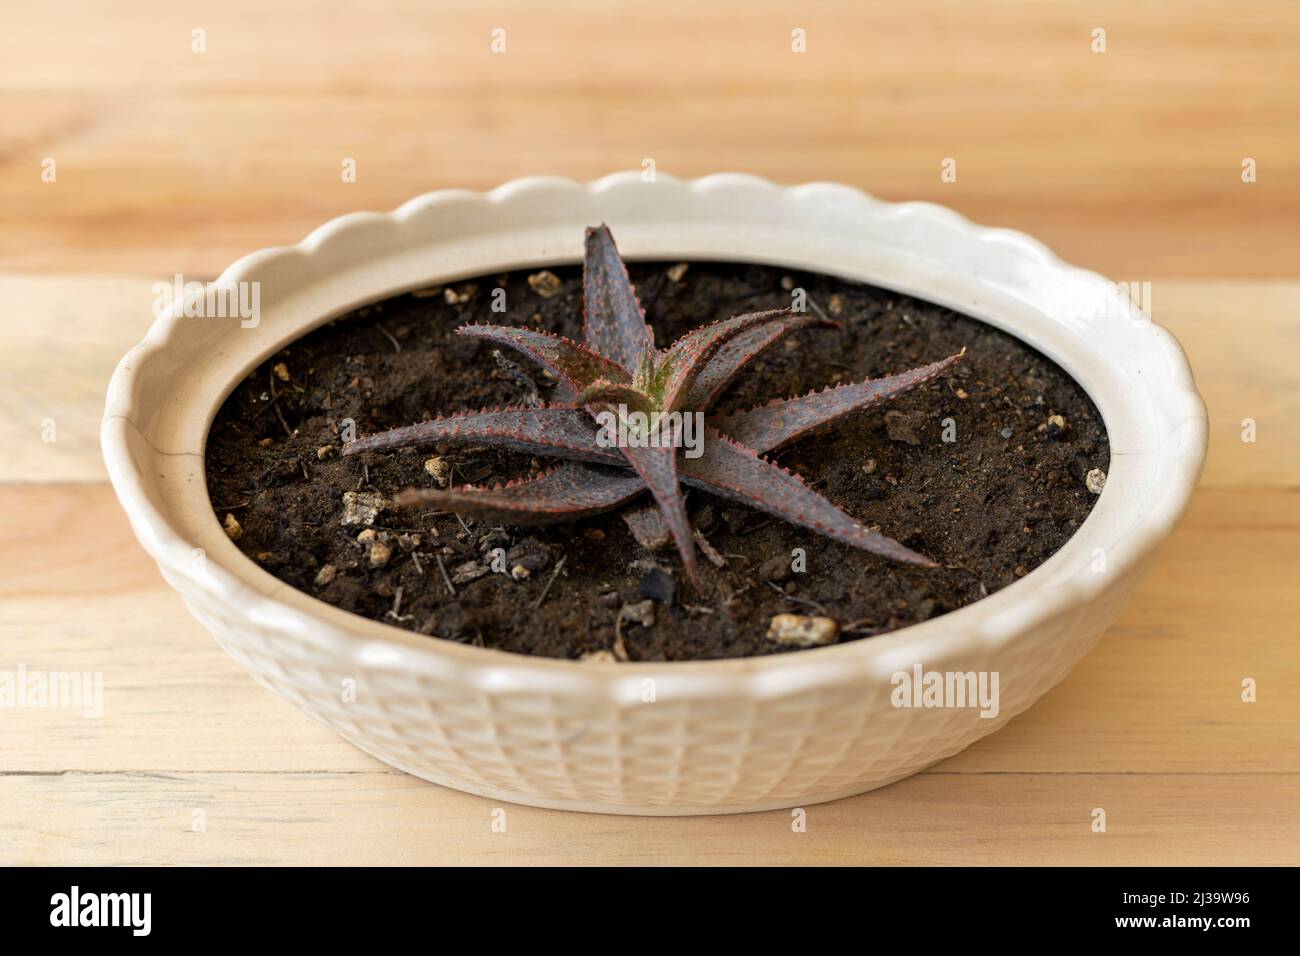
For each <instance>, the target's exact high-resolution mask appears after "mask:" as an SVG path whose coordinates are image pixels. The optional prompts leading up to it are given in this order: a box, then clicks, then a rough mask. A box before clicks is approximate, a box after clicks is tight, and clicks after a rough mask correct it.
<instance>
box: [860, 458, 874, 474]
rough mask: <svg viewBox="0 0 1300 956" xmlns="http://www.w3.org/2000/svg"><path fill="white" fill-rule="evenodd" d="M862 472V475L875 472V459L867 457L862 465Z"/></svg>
mask: <svg viewBox="0 0 1300 956" xmlns="http://www.w3.org/2000/svg"><path fill="white" fill-rule="evenodd" d="M862 473H863V474H864V475H874V474H875V473H876V459H874V458H868V459H867V460H866V462H865V463H864V464H863V465H862Z"/></svg>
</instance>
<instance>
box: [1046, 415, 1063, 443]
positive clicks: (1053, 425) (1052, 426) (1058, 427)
mask: <svg viewBox="0 0 1300 956" xmlns="http://www.w3.org/2000/svg"><path fill="white" fill-rule="evenodd" d="M1068 427H1069V426H1068V424H1067V423H1066V421H1065V416H1064V415H1048V416H1047V422H1046V423H1045V425H1044V431H1046V432H1047V437H1048V438H1060V437H1061V436H1062V435H1064V434H1065V430H1066V428H1068Z"/></svg>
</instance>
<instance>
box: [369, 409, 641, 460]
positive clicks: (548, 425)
mask: <svg viewBox="0 0 1300 956" xmlns="http://www.w3.org/2000/svg"><path fill="white" fill-rule="evenodd" d="M596 434H597V433H596V429H595V427H594V426H593V424H592V421H591V416H590V415H589V414H588V413H587V412H586V410H585V409H582V408H578V407H576V406H564V405H550V406H544V407H542V408H528V407H521V408H491V409H484V410H483V411H478V412H464V413H462V414H459V415H447V416H446V417H443V418H437V419H434V420H433V421H430V422H420V423H418V424H415V425H406V426H403V427H402V428H394V429H391V430H390V431H386V432H379V433H378V434H376V435H367V436H366V437H365V438H358V439H357V440H356V441H350V442H348V443H346V444H345V445H344V446H343V454H345V455H355V454H357V453H358V452H367V451H382V450H385V449H389V448H401V447H408V446H415V445H430V444H444V443H445V444H449V445H450V444H482V445H492V446H494V447H498V448H508V449H510V450H511V451H518V452H523V453H525V454H529V455H552V456H554V457H556V458H570V459H575V460H577V461H590V462H597V463H603V464H613V465H622V464H626V462H625V461H624V460H623V456H622V455H621V454H619V452H618V449H616V448H602V447H600V446H599V444H598V443H597V441H596Z"/></svg>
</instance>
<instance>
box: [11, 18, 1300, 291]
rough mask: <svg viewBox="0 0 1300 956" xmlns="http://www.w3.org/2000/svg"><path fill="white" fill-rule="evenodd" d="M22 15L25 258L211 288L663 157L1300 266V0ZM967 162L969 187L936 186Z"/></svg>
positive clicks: (39, 266) (19, 248) (1108, 257)
mask: <svg viewBox="0 0 1300 956" xmlns="http://www.w3.org/2000/svg"><path fill="white" fill-rule="evenodd" d="M11 20H12V21H13V22H10V23H7V24H6V29H5V31H4V32H3V34H2V35H0V62H4V63H5V64H6V67H7V69H6V71H5V72H4V74H3V76H0V142H4V143H5V144H6V146H5V149H4V151H3V154H0V169H3V172H4V175H3V176H0V209H3V210H4V211H5V220H6V224H7V225H8V226H9V228H7V229H5V230H3V231H0V268H4V269H8V270H16V269H23V270H43V271H54V272H68V271H114V272H126V273H137V274H163V275H170V274H172V273H173V272H176V271H182V272H184V273H186V274H188V275H191V276H204V275H214V274H216V273H217V272H219V271H220V270H221V269H222V268H223V267H224V266H225V265H227V264H228V263H229V262H231V261H232V260H233V259H235V258H237V257H238V256H239V255H241V254H243V253H244V252H247V251H249V250H251V249H255V248H259V247H261V246H264V245H271V244H277V243H285V242H293V241H296V240H297V239H299V238H301V237H302V236H303V235H304V234H305V233H306V232H307V231H308V230H310V229H311V228H313V227H314V226H316V225H318V224H319V223H320V222H322V221H324V220H325V219H327V218H330V217H332V216H334V215H338V214H341V213H344V212H349V211H353V210H355V209H361V208H375V209H387V208H391V207H393V206H395V205H397V204H399V203H400V202H402V201H404V200H406V199H408V198H410V197H411V196H413V195H416V194H418V193H420V192H423V191H426V190H428V189H432V188H439V187H446V186H456V187H470V188H489V187H491V186H494V185H496V184H497V183H499V182H501V181H504V180H506V179H509V178H512V177H515V176H520V175H528V174H534V173H559V174H564V175H570V176H574V177H577V178H591V177H595V176H599V175H603V174H605V173H608V172H612V171H614V170H618V169H628V168H638V167H639V166H640V164H641V162H642V160H643V159H645V158H653V159H654V160H655V162H656V164H657V167H658V169H659V170H660V171H663V172H672V173H675V174H677V175H683V176H694V175H702V174H705V173H710V172H717V171H723V170H732V169H738V170H743V171H746V172H753V173H757V174H760V175H765V176H770V177H773V178H775V179H778V180H782V181H790V182H797V181H806V180H813V179H834V180H841V181H844V182H848V183H851V184H854V185H858V186H862V187H864V188H867V189H869V190H870V191H872V192H875V193H877V194H878V195H880V196H882V197H884V198H889V199H928V200H933V201H938V202H944V203H947V204H950V205H952V206H954V207H955V208H957V209H959V210H960V211H962V212H964V213H966V214H968V215H970V216H971V217H972V218H974V219H976V220H977V221H983V222H988V223H990V224H996V225H1006V226H1012V227H1015V228H1020V229H1024V230H1027V231H1029V232H1031V233H1032V234H1034V235H1036V236H1038V237H1040V238H1042V239H1043V240H1045V241H1047V242H1048V243H1049V244H1050V245H1052V246H1053V247H1054V248H1056V249H1058V250H1059V251H1060V252H1061V253H1062V254H1063V255H1065V256H1066V257H1067V258H1069V259H1071V260H1072V261H1077V262H1079V263H1080V264H1082V265H1087V266H1089V267H1092V268H1097V269H1100V270H1102V271H1104V272H1107V273H1110V274H1114V275H1115V276H1116V277H1117V278H1125V279H1144V280H1145V279H1153V278H1159V277H1166V276H1179V275H1189V274H1200V275H1215V276H1218V275H1228V276H1260V275H1278V276H1296V275H1300V259H1297V257H1296V256H1295V255H1294V223H1295V222H1296V221H1297V218H1298V217H1300V153H1297V152H1296V150H1295V149H1294V148H1293V147H1294V130H1295V129H1296V128H1297V126H1300V100H1298V99H1297V98H1296V97H1295V96H1294V89H1295V86H1296V83H1297V79H1298V78H1300V52H1298V51H1300V7H1297V5H1296V4H1294V3H1289V2H1286V0H1256V2H1252V3H1249V4H1237V5H1233V6H1230V7H1229V6H1225V5H1223V4H1222V3H1219V2H1217V0H1187V2H1180V3H1178V4H1176V5H1175V4H1173V3H1169V2H1164V3H1149V4H1129V3H1124V2H1122V0H1105V2H1100V3H1098V2H1083V0H1070V2H1064V3H1056V4H1050V5H1042V4H1027V3H1019V2H1016V3H999V4H985V5H979V6H972V5H966V4H958V3H953V2H950V0H920V2H915V3H909V4H903V5H897V4H892V5H891V4H869V5H868V4H861V3H855V2H851V0H839V2H835V3H826V4H819V5H817V6H816V7H815V8H808V7H805V8H799V9H797V10H795V9H794V8H791V7H790V5H789V4H787V3H784V2H781V0H758V2H749V3H743V4H742V3H723V4H716V5H708V6H701V5H699V4H694V3H690V2H688V0H663V2H661V3H656V4H653V5H649V6H636V5H632V6H628V5H618V6H617V7H616V8H615V7H609V8H606V7H604V6H602V5H596V4H580V5H574V6H570V7H563V6H556V5H547V6H544V7H539V6H537V5H535V4H530V3H528V2H526V0H508V2H503V3H496V4H493V5H492V6H491V8H483V7H481V5H476V4H473V3H472V2H470V0H459V2H456V3H452V4H439V5H436V6H431V5H420V4H400V5H395V6H384V7H376V8H374V9H367V10H366V12H365V16H364V20H358V19H357V17H356V16H352V15H349V14H347V13H345V12H337V13H331V12H329V11H323V10H320V9H318V8H317V7H316V6H314V5H309V4H308V3H307V2H306V0H294V2H289V3H283V4H271V5H268V4H263V3H258V2H255V0H235V2H232V3H230V4H226V5H223V7H222V8H221V9H220V10H218V9H215V8H212V7H211V6H210V5H206V4H200V3H198V2H196V0H185V2H176V3H169V4H161V3H145V4H137V5H133V7H132V9H131V10H130V11H126V10H120V9H117V8H110V7H105V6H103V5H102V4H95V3H93V2H92V0H78V2H73V3H68V4H59V5H45V6H37V7H33V8H32V9H30V10H28V11H25V13H24V16H23V17H19V18H11ZM498 26H501V27H504V28H505V29H506V30H507V47H506V52H505V53H502V54H493V53H492V52H491V48H490V39H491V38H490V31H491V30H492V29H493V28H494V27H498ZM196 27H201V28H203V29H205V30H206V31H207V51H206V52H204V53H194V52H192V50H191V31H192V30H193V29H194V28H196ZM1096 27H1102V28H1104V29H1106V30H1107V31H1108V32H1107V51H1106V52H1105V53H1093V52H1091V49H1090V46H1091V31H1092V30H1093V29H1094V28H1096ZM795 28H801V29H804V30H806V31H807V52H806V53H802V54H798V53H794V52H792V51H791V31H792V30H793V29H795ZM52 36H57V37H58V55H57V56H55V55H51V50H50V40H49V38H50V37H52ZM345 157H353V158H355V159H356V160H357V162H358V169H359V174H358V179H357V182H355V183H352V184H344V183H343V182H341V180H340V175H339V173H340V163H341V162H342V160H343V159H344V158H345ZM946 157H952V158H954V159H956V160H957V162H958V177H957V181H956V182H952V183H943V182H941V181H940V175H939V173H940V164H941V162H942V161H943V159H944V158H946ZM1245 157H1252V158H1254V159H1255V160H1256V161H1257V163H1258V170H1259V172H1258V181H1257V182H1255V183H1253V184H1245V183H1243V182H1242V181H1241V176H1240V173H1241V162H1242V160H1243V158H1245ZM47 158H53V159H54V160H55V161H56V162H57V164H58V167H57V168H58V178H57V181H56V182H54V183H47V182H43V181H42V178H41V172H42V162H43V160H45V159H47Z"/></svg>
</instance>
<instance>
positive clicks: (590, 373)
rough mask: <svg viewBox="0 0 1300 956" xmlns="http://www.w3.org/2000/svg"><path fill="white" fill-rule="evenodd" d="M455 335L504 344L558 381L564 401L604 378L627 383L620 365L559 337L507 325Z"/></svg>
mask: <svg viewBox="0 0 1300 956" xmlns="http://www.w3.org/2000/svg"><path fill="white" fill-rule="evenodd" d="M456 332H457V334H458V335H467V336H470V337H472V338H479V339H487V340H488V341H491V342H498V343H500V344H501V345H508V346H510V348H512V349H515V350H517V351H519V352H522V353H523V354H524V355H527V356H528V357H529V358H530V359H532V360H533V361H534V362H536V363H537V364H538V365H540V366H542V367H543V368H545V369H546V370H547V371H549V372H550V373H551V374H552V375H554V376H555V377H556V378H557V379H559V380H560V384H561V386H563V390H564V392H565V398H566V399H569V398H573V397H574V396H575V395H577V394H578V393H579V392H581V391H582V390H583V389H584V388H586V387H587V386H588V385H590V384H591V383H592V382H595V381H597V380H598V379H602V378H607V379H609V380H610V381H612V382H627V381H630V380H631V376H630V375H628V373H627V372H626V371H624V370H623V368H622V367H621V366H619V365H616V364H615V363H613V362H611V361H610V360H609V359H607V358H605V357H604V356H603V355H597V354H596V353H595V352H593V351H592V350H591V349H589V348H587V347H586V346H585V345H579V344H578V343H577V342H574V341H573V340H572V339H566V338H565V337H564V336H562V335H552V334H551V333H550V332H540V331H538V330H536V329H517V328H514V327H512V326H508V325H463V326H461V327H460V328H459V329H457V330H456Z"/></svg>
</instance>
